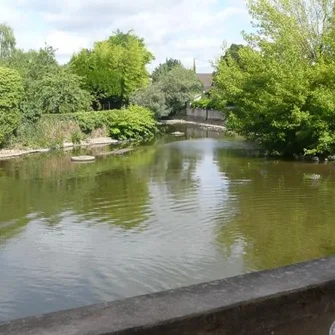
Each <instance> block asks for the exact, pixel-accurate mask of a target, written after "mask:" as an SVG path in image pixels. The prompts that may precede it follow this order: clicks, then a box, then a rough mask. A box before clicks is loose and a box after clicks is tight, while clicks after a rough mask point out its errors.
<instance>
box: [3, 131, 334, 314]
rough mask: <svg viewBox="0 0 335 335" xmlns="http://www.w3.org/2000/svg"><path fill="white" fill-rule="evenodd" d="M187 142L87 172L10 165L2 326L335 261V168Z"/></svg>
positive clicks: (239, 146)
mask: <svg viewBox="0 0 335 335" xmlns="http://www.w3.org/2000/svg"><path fill="white" fill-rule="evenodd" d="M184 130H185V129H184ZM186 137H187V139H186V138H185V137H181V138H173V137H169V136H166V137H163V138H161V139H159V140H157V142H155V143H152V144H146V145H143V146H140V147H137V148H135V150H134V151H133V152H130V153H128V154H126V155H124V156H102V157H98V158H97V160H96V162H93V163H87V164H80V163H74V162H71V160H70V157H71V155H72V153H71V152H67V153H66V152H54V153H50V154H41V155H36V156H30V157H25V158H20V159H13V160H9V161H0V271H1V275H0V320H1V321H3V320H9V319H14V318H19V317H25V316H29V315H35V314H41V313H46V312H52V311H56V310H60V309H68V308H73V307H78V306H82V305H88V304H92V303H98V302H103V301H111V300H116V299H121V298H124V297H131V296H135V295H140V294H145V293H150V292H156V291H160V290H166V289H170V288H176V287H180V286H187V285H191V284H196V283H199V282H204V281H210V280H214V279H219V278H224V277H230V276H234V275H238V274H243V273H247V272H250V271H258V270H262V269H269V268H273V267H278V266H282V265H286V264H291V263H295V262H300V261H304V260H310V259H314V258H317V257H321V256H327V255H330V254H333V253H334V252H335V225H334V217H335V206H334V203H335V165H334V164H333V163H328V164H313V163H303V162H295V161H283V160H273V159H265V158H264V157H262V156H258V157H257V152H256V151H255V150H252V149H251V147H250V145H248V144H247V143H245V142H243V141H241V140H236V139H235V140H234V139H231V138H224V137H222V136H221V135H218V134H216V133H215V132H211V131H199V130H195V129H187V136H186ZM96 150H97V151H103V150H111V149H110V148H107V149H106V148H97V149H96ZM313 174H315V175H319V176H320V178H317V179H313V178H312V179H311V178H309V176H311V175H313Z"/></svg>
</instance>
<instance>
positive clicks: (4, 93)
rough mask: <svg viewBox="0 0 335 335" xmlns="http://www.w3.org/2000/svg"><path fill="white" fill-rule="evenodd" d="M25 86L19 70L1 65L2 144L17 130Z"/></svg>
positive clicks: (0, 123) (0, 125)
mask: <svg viewBox="0 0 335 335" xmlns="http://www.w3.org/2000/svg"><path fill="white" fill-rule="evenodd" d="M22 93H23V87H22V81H21V77H20V75H19V73H18V72H17V71H14V70H11V69H8V68H5V67H0V145H2V144H4V143H5V141H6V140H7V139H8V137H9V136H10V135H12V134H13V132H14V131H15V130H16V128H17V126H18V124H19V121H20V113H19V109H18V107H19V103H20V100H21V97H22Z"/></svg>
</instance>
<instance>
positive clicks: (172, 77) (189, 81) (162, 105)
mask: <svg viewBox="0 0 335 335" xmlns="http://www.w3.org/2000/svg"><path fill="white" fill-rule="evenodd" d="M201 91H202V83H201V82H200V80H199V79H198V78H197V75H196V74H195V73H194V72H193V71H192V70H188V69H185V68H184V67H182V66H175V67H174V68H173V69H172V70H170V71H168V72H166V73H164V74H162V75H161V76H160V79H159V81H157V82H155V83H153V84H152V85H151V86H149V87H148V88H147V89H145V90H142V91H138V92H136V93H135V94H134V95H133V97H132V98H131V101H132V102H134V103H137V104H139V105H141V106H144V107H147V108H149V109H150V110H151V111H153V112H154V113H155V115H156V117H163V116H167V115H174V114H176V113H178V112H179V111H181V110H182V109H183V108H185V106H186V103H187V102H189V101H191V100H193V98H194V96H195V95H196V94H199V93H200V92H201Z"/></svg>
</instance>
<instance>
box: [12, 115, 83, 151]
mask: <svg viewBox="0 0 335 335" xmlns="http://www.w3.org/2000/svg"><path fill="white" fill-rule="evenodd" d="M54 115H55V116H56V114H54ZM59 115H61V114H59ZM74 133H79V134H80V136H81V137H83V135H82V134H81V130H80V127H79V126H78V124H77V123H76V122H75V121H73V120H71V119H67V121H66V122H64V120H62V119H60V118H57V117H54V118H50V117H43V116H42V117H41V118H40V119H39V120H38V121H37V122H34V123H32V122H23V123H21V124H20V126H19V127H18V129H17V134H16V137H15V138H12V141H11V146H13V147H27V148H32V149H35V148H53V149H56V148H62V147H63V143H64V142H65V141H68V142H70V141H72V136H73V134H74Z"/></svg>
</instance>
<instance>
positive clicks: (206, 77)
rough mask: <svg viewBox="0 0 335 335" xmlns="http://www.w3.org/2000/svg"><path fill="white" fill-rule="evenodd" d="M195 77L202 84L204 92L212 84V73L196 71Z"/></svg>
mask: <svg viewBox="0 0 335 335" xmlns="http://www.w3.org/2000/svg"><path fill="white" fill-rule="evenodd" d="M197 77H198V79H199V80H200V81H201V82H202V84H203V85H204V91H205V92H207V91H208V90H209V89H210V88H211V87H212V86H213V74H212V73H197Z"/></svg>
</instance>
